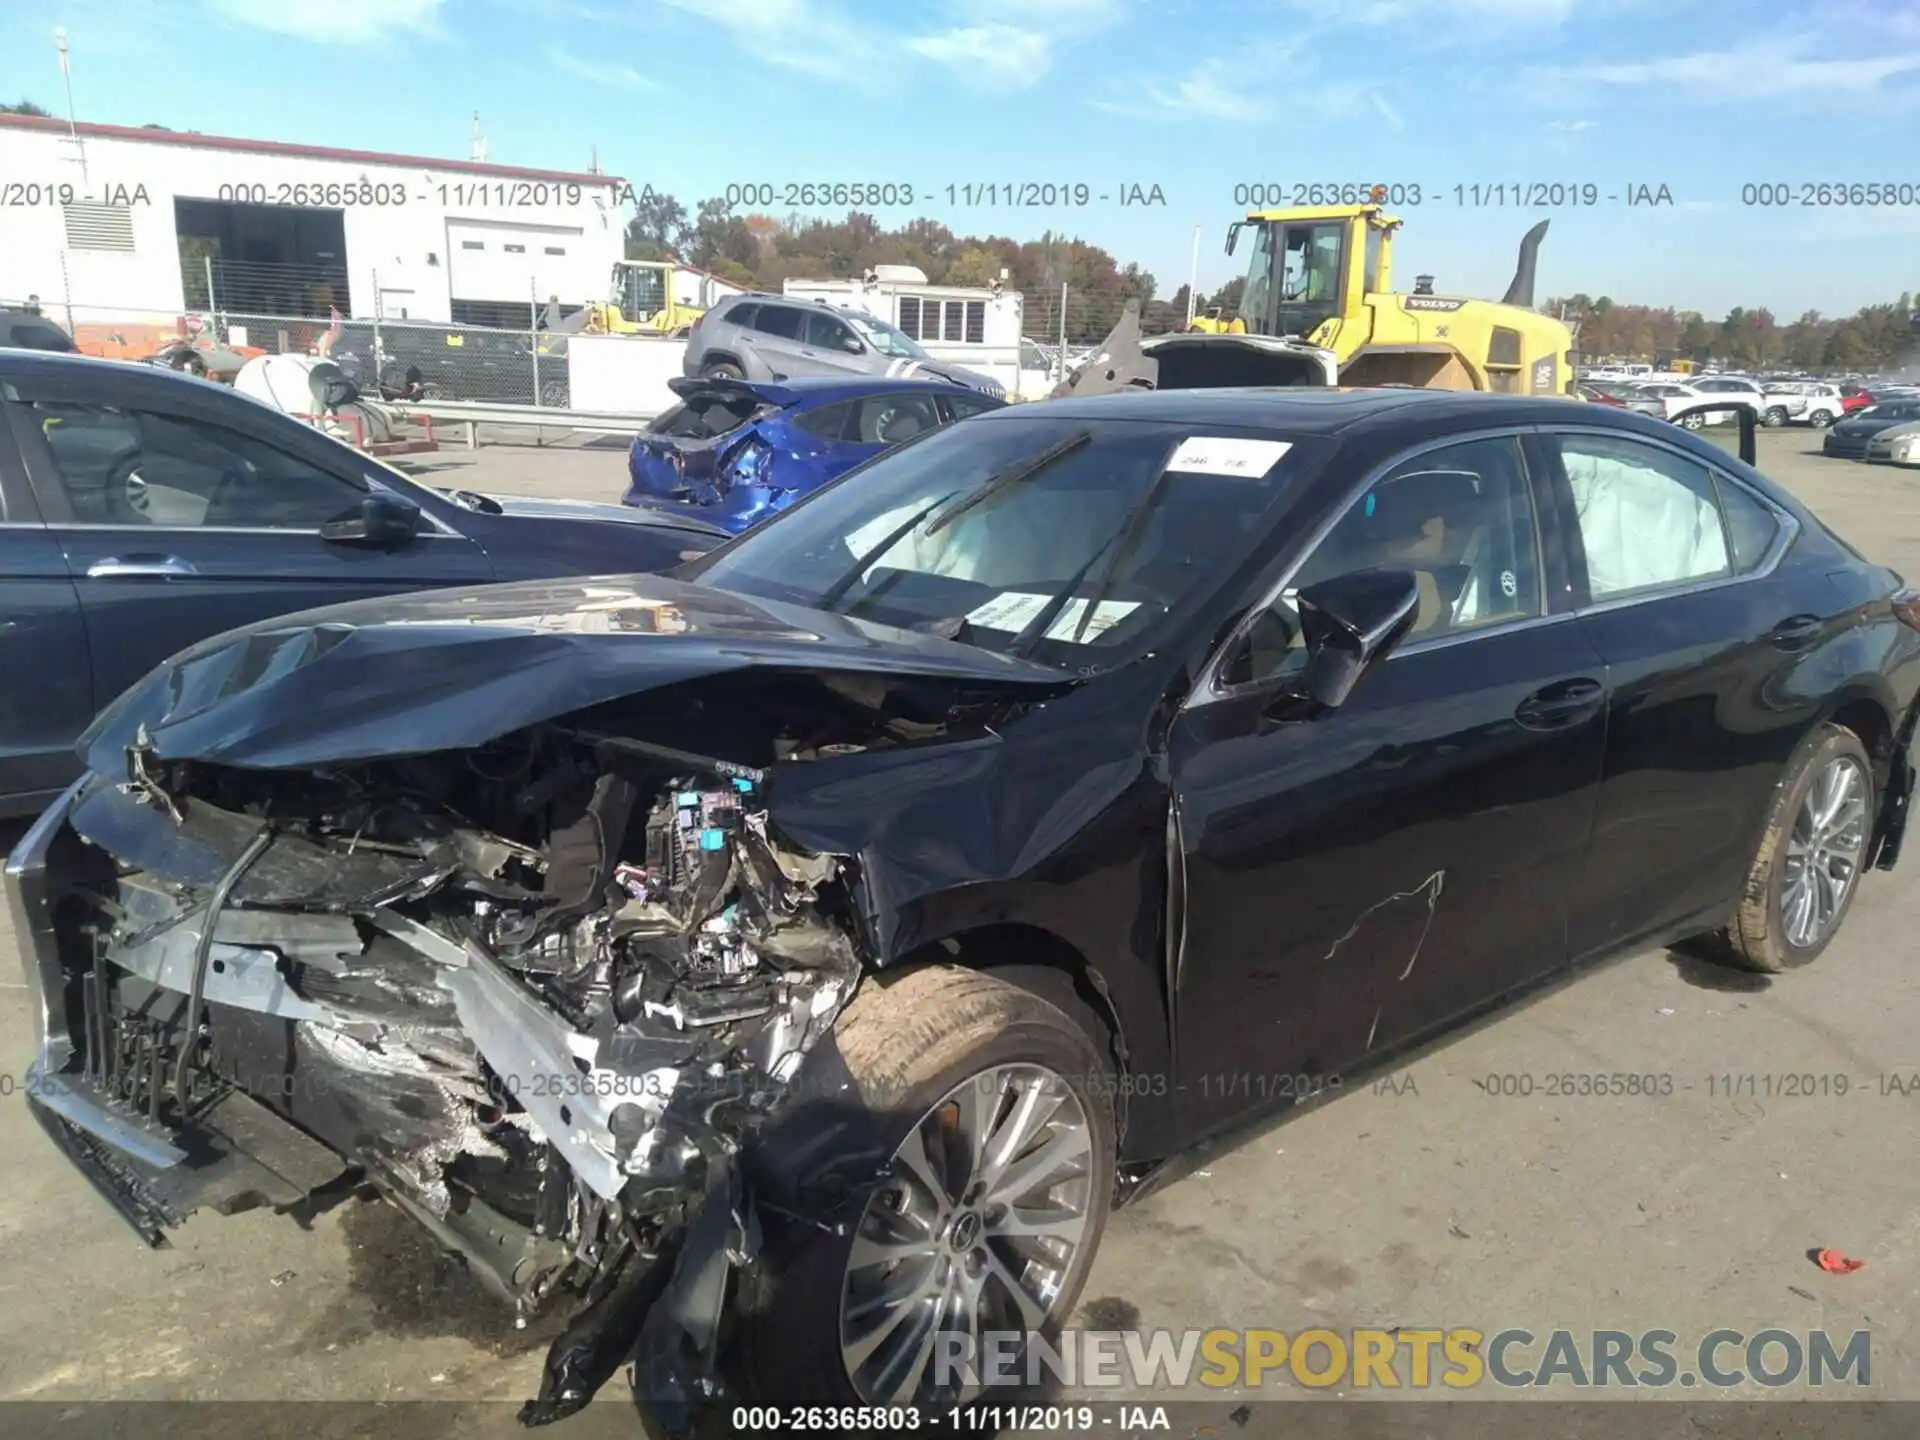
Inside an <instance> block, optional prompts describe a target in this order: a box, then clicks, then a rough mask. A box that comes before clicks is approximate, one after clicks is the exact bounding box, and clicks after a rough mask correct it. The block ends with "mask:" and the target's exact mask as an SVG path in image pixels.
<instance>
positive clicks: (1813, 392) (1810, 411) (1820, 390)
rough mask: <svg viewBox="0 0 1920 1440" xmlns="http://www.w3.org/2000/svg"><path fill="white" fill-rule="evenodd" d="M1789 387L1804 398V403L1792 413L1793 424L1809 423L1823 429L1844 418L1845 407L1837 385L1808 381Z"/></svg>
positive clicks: (1817, 428)
mask: <svg viewBox="0 0 1920 1440" xmlns="http://www.w3.org/2000/svg"><path fill="white" fill-rule="evenodd" d="M1790 388H1791V389H1793V390H1795V391H1797V392H1798V393H1799V394H1801V395H1803V396H1804V397H1805V398H1806V403H1805V404H1804V405H1802V406H1801V407H1800V409H1799V410H1797V411H1796V412H1795V413H1794V415H1793V423H1794V424H1796V425H1811V426H1812V427H1813V428H1814V429H1816V430H1824V429H1826V428H1827V427H1828V426H1829V425H1832V424H1834V423H1835V422H1837V421H1840V420H1843V419H1845V418H1846V414H1847V407H1846V404H1845V403H1844V401H1843V399H1842V397H1841V394H1840V387H1839V386H1838V385H1824V384H1821V383H1819V382H1818V381H1809V382H1807V383H1805V384H1800V385H1794V386H1792V387H1790Z"/></svg>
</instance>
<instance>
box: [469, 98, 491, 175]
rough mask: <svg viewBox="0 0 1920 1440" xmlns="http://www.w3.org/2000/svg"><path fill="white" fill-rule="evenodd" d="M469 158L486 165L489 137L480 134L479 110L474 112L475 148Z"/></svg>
mask: <svg viewBox="0 0 1920 1440" xmlns="http://www.w3.org/2000/svg"><path fill="white" fill-rule="evenodd" d="M468 158H469V159H471V160H473V161H475V162H477V163H479V164H485V163H486V159H487V137H486V136H485V135H482V134H481V133H480V112H479V111H478V110H476V111H474V112H473V146H472V150H471V152H470V154H469V156H468Z"/></svg>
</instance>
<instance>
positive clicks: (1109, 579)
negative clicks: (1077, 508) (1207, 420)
mask: <svg viewBox="0 0 1920 1440" xmlns="http://www.w3.org/2000/svg"><path fill="white" fill-rule="evenodd" d="M1172 460H1173V457H1172V456H1171V455H1169V456H1168V457H1167V462H1168V464H1166V465H1162V466H1161V467H1160V473H1159V474H1158V475H1156V476H1154V477H1153V482H1152V483H1151V484H1149V485H1148V486H1147V488H1146V490H1145V492H1144V493H1143V494H1142V495H1141V496H1140V498H1139V500H1138V501H1136V502H1135V504H1134V507H1133V509H1132V510H1131V511H1130V512H1129V513H1128V515H1127V518H1126V522H1125V524H1124V525H1122V527H1121V529H1120V532H1119V537H1118V539H1117V540H1116V541H1115V543H1114V547H1113V550H1112V551H1111V554H1112V558H1111V559H1110V560H1108V561H1107V563H1106V565H1105V566H1104V567H1103V568H1102V569H1101V571H1100V579H1099V580H1098V582H1096V583H1095V585H1094V587H1093V594H1092V595H1091V596H1090V597H1089V598H1088V600H1087V608H1086V609H1085V610H1083V611H1082V612H1081V614H1080V623H1079V624H1078V625H1076V626H1074V627H1073V643H1074V644H1076V645H1078V644H1079V643H1080V637H1081V636H1082V635H1085V634H1086V633H1087V624H1088V622H1089V621H1091V620H1092V619H1093V615H1094V612H1095V611H1096V610H1098V609H1099V608H1100V602H1101V601H1102V600H1104V599H1106V598H1107V591H1108V590H1110V589H1112V588H1113V582H1114V580H1115V579H1117V578H1118V577H1119V574H1120V566H1121V565H1122V563H1124V562H1125V560H1126V559H1127V557H1128V556H1129V555H1131V554H1132V553H1133V550H1134V547H1135V546H1137V545H1138V544H1139V543H1140V537H1141V536H1142V535H1144V534H1145V533H1146V529H1147V517H1148V516H1149V515H1151V514H1152V513H1153V504H1154V501H1156V500H1158V499H1159V498H1160V492H1161V491H1162V490H1164V489H1165V488H1166V484H1167V476H1169V475H1171V474H1172V473H1173V472H1172V470H1170V469H1169V468H1168V465H1170V464H1171V463H1172Z"/></svg>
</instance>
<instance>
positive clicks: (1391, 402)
mask: <svg viewBox="0 0 1920 1440" xmlns="http://www.w3.org/2000/svg"><path fill="white" fill-rule="evenodd" d="M1569 404H1578V405H1580V423H1582V424H1585V423H1586V422H1587V419H1588V417H1590V416H1604V417H1605V422H1604V423H1608V424H1613V423H1616V422H1615V416H1616V415H1617V411H1616V408H1615V407H1614V406H1610V405H1585V404H1582V403H1581V402H1579V401H1569V400H1567V399H1565V398H1563V397H1560V396H1553V395H1494V394H1489V393H1487V392H1484V391H1478V390H1416V389H1412V388H1406V389H1402V388H1399V387H1391V386H1383V387H1379V388H1371V389H1358V388H1350V387H1344V386H1340V387H1330V388H1321V387H1317V386H1316V387H1310V388H1309V387H1286V386H1276V387H1248V388H1229V389H1220V390H1139V391H1134V392H1131V393H1123V394H1117V395H1092V396H1086V397H1084V398H1075V397H1073V396H1065V397H1062V398H1061V399H1058V400H1047V401H1043V402H1041V403H1040V404H1039V405H1037V406H1034V405H1014V406H1009V407H1008V408H1007V409H1006V410H1004V411H996V412H995V414H994V416H993V417H991V418H992V419H993V420H994V421H996V422H999V421H1004V420H1007V419H1008V417H1017V416H1019V415H1023V414H1036V413H1038V414H1044V415H1049V416H1064V417H1070V418H1076V419H1078V418H1084V419H1088V420H1141V421H1174V422H1178V423H1181V424H1195V425H1238V426H1244V427H1247V428H1249V429H1258V430H1286V431H1289V432H1291V433H1294V434H1305V435H1338V434H1344V433H1348V432H1352V431H1357V430H1361V429H1364V428H1367V427H1368V426H1371V425H1375V424H1387V423H1392V424H1405V423H1407V422H1410V421H1411V422H1414V423H1421V422H1430V423H1432V424H1433V425H1434V426H1435V427H1436V428H1439V427H1443V426H1446V425H1449V424H1470V425H1476V426H1477V425H1500V424H1513V425H1538V424H1545V423H1548V422H1552V421H1560V422H1565V420H1566V419H1567V406H1568V405H1569ZM982 418H983V420H984V419H986V418H987V417H982ZM1636 418H1637V417H1636ZM1623 428H1631V429H1639V428H1641V427H1640V426H1639V425H1638V424H1635V425H1631V426H1625V427H1623ZM1671 428H1672V427H1671V426H1665V427H1662V429H1661V433H1665V431H1666V430H1670V429H1671Z"/></svg>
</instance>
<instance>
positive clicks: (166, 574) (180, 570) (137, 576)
mask: <svg viewBox="0 0 1920 1440" xmlns="http://www.w3.org/2000/svg"><path fill="white" fill-rule="evenodd" d="M199 573H200V572H199V571H197V570H195V569H194V568H193V566H191V565H189V564H188V563H187V562H186V561H184V560H182V559H180V558H179V557H178V556H175V555H125V556H117V555H116V556H111V557H109V558H108V559H105V560H96V561H94V562H93V563H92V564H91V565H89V566H87V578H88V579H89V580H170V579H176V578H179V577H181V576H186V575H197V574H199Z"/></svg>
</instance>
